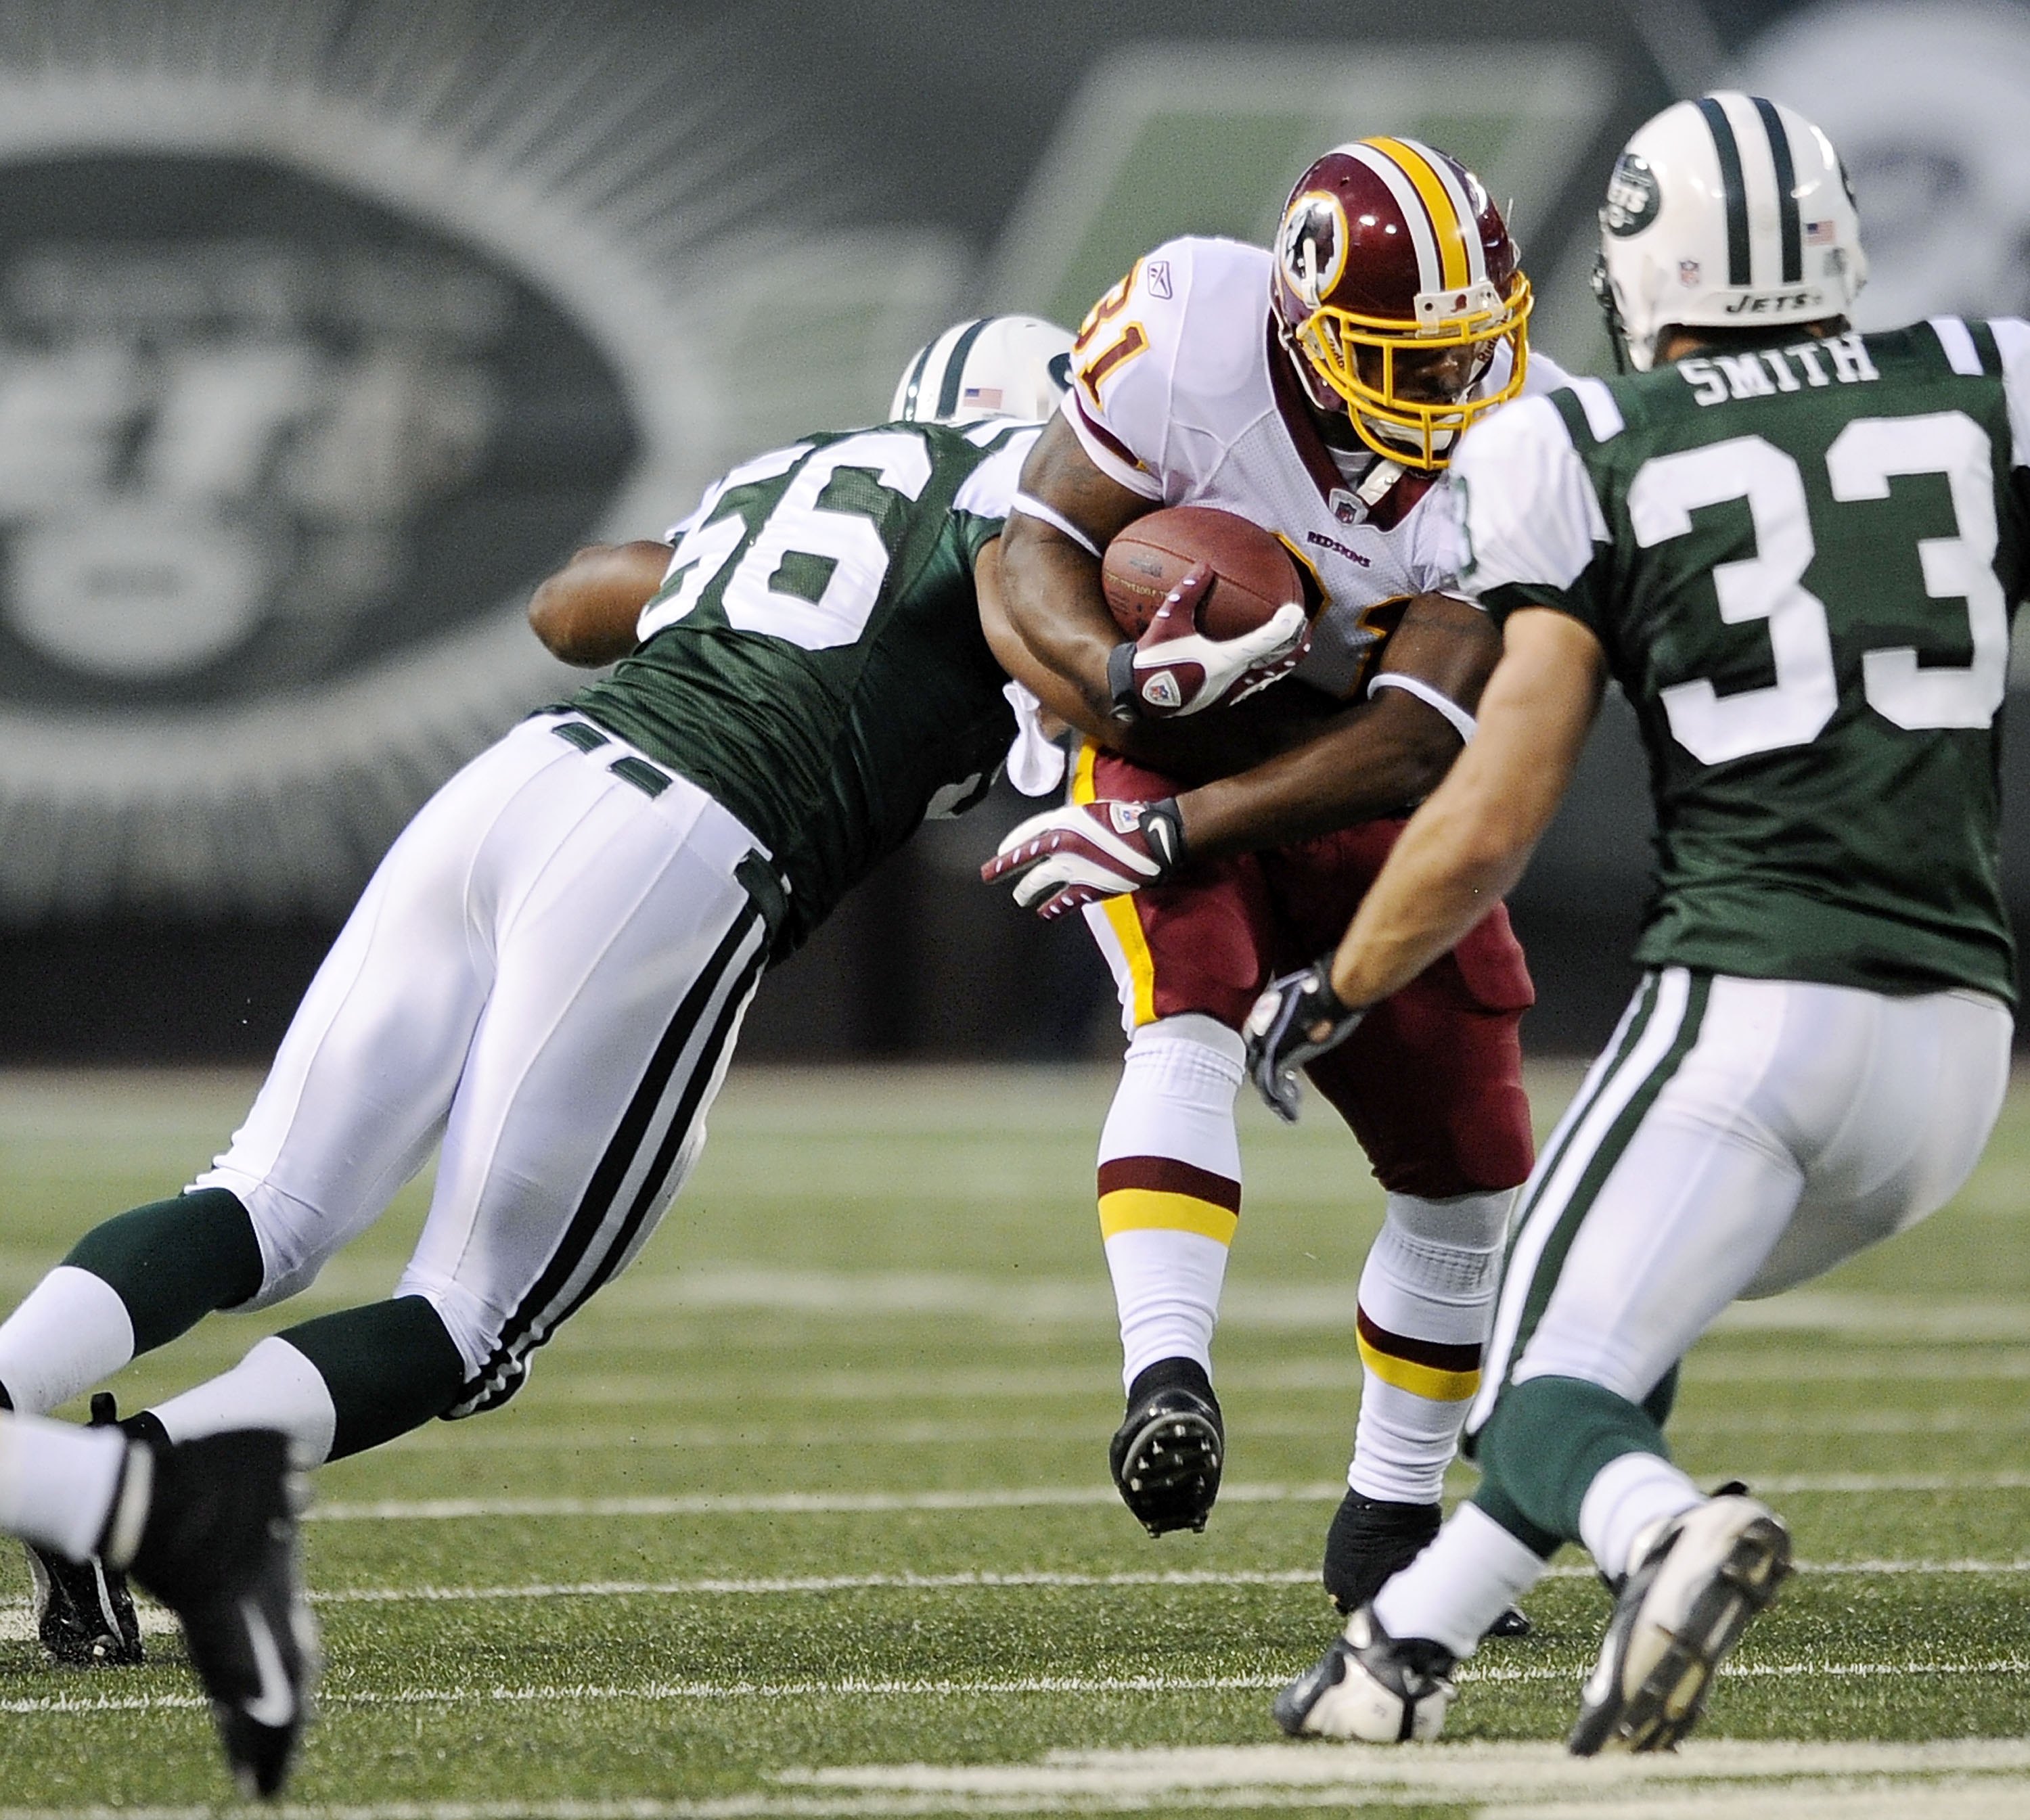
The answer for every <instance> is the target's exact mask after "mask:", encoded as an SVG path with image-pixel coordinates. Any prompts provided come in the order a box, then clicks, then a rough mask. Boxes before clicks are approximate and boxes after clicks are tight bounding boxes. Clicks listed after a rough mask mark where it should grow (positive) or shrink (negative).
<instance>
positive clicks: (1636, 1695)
mask: <svg viewBox="0 0 2030 1820" xmlns="http://www.w3.org/2000/svg"><path fill="white" fill-rule="evenodd" d="M1789 1573H1790V1532H1789V1531H1788V1530H1787V1529H1786V1528H1784V1527H1783V1519H1782V1518H1780V1517H1778V1516H1776V1515H1775V1514H1774V1513H1773V1512H1772V1511H1771V1510H1768V1508H1766V1507H1765V1506H1763V1505H1761V1504H1758V1503H1757V1502H1756V1501H1755V1500H1754V1499H1753V1498H1744V1497H1742V1496H1739V1495H1734V1494H1728V1495H1723V1496H1720V1497H1716V1498H1713V1499H1708V1501H1707V1502H1705V1503H1703V1504H1700V1505H1697V1506H1694V1508H1693V1509H1691V1510H1688V1511H1686V1513H1685V1514H1684V1515H1683V1516H1682V1517H1675V1518H1674V1519H1673V1520H1672V1521H1671V1522H1670V1523H1669V1524H1667V1525H1665V1526H1664V1528H1663V1532H1662V1533H1661V1534H1660V1536H1658V1537H1657V1538H1656V1540H1654V1541H1653V1542H1651V1543H1649V1546H1648V1547H1646V1548H1645V1549H1643V1550H1642V1551H1641V1558H1639V1559H1638V1561H1637V1562H1636V1564H1635V1565H1634V1567H1633V1568H1631V1569H1630V1571H1629V1573H1628V1577H1627V1580H1625V1581H1624V1582H1623V1585H1622V1588H1621V1596H1620V1598H1619V1600H1618V1601H1617V1602H1616V1603H1615V1608H1614V1615H1613V1617H1612V1618H1610V1619H1608V1626H1607V1635H1606V1636H1605V1637H1604V1639H1603V1640H1602V1641H1601V1646H1600V1658H1599V1660H1598V1661H1597V1662H1595V1663H1594V1665H1593V1673H1592V1674H1591V1675H1589V1677H1587V1680H1586V1686H1585V1687H1584V1688H1582V1689H1581V1691H1580V1694H1579V1716H1578V1723H1577V1724H1576V1725H1574V1726H1573V1727H1572V1731H1571V1738H1570V1739H1569V1740H1568V1743H1569V1744H1570V1746H1571V1751H1572V1754H1573V1755H1575V1756H1578V1757H1590V1756H1593V1755H1597V1754H1598V1753H1599V1752H1601V1751H1667V1750H1671V1749H1674V1748H1675V1747H1676V1745H1677V1744H1678V1742H1679V1740H1680V1739H1682V1737H1683V1736H1685V1734H1686V1733H1687V1732H1689V1731H1690V1730H1691V1729H1692V1727H1693V1726H1694V1725H1697V1723H1698V1722H1699V1718H1700V1715H1701V1714H1703V1713H1704V1712H1705V1706H1706V1696H1707V1695H1708V1693H1710V1692H1711V1691H1712V1682H1713V1677H1714V1675H1715V1674H1716V1673H1717V1672H1718V1670H1719V1669H1720V1664H1721V1663H1722V1662H1724V1661H1725V1660H1726V1659H1727V1656H1728V1655H1730V1654H1731V1652H1732V1651H1733V1649H1734V1645H1735V1644H1738V1642H1739V1641H1740V1640H1741V1634H1742V1632H1743V1631H1744V1630H1746V1629H1747V1628H1748V1624H1749V1620H1750V1619H1751V1618H1753V1617H1754V1616H1755V1615H1756V1614H1757V1613H1758V1612H1760V1611H1766V1610H1768V1608H1769V1606H1770V1605H1771V1604H1772V1603H1774V1601H1775V1597H1776V1592H1777V1589H1778V1588H1779V1587H1780V1586H1781V1585H1782V1584H1783V1581H1784V1580H1785V1578H1786V1577H1787V1576H1788V1575H1789Z"/></svg>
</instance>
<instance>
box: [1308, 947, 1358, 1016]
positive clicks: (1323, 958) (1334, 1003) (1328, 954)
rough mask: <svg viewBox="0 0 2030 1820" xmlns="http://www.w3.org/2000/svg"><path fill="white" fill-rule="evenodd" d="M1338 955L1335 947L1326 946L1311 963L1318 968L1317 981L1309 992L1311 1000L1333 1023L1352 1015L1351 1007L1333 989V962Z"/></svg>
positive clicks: (1321, 1013) (1322, 1014)
mask: <svg viewBox="0 0 2030 1820" xmlns="http://www.w3.org/2000/svg"><path fill="white" fill-rule="evenodd" d="M1338 957H1339V950H1338V949H1337V948H1328V949H1326V950H1325V953H1322V954H1321V955H1320V956H1318V959H1317V960H1314V962H1312V965H1313V966H1314V967H1315V968H1317V969H1318V983H1317V985H1315V986H1313V987H1312V988H1311V1000H1312V1002H1313V1003H1314V1005H1316V1006H1317V1007H1318V1012H1319V1013H1320V1015H1321V1016H1325V1017H1329V1018H1330V1019H1331V1020H1333V1023H1340V1021H1342V1020H1344V1019H1346V1018H1349V1017H1351V1016H1353V1007H1352V1006H1351V1005H1348V1003H1347V1002H1346V1001H1345V1000H1344V999H1343V998H1341V997H1340V995H1339V994H1338V993H1337V991H1336V990H1333V982H1332V975H1333V961H1334V960H1337V958H1338Z"/></svg>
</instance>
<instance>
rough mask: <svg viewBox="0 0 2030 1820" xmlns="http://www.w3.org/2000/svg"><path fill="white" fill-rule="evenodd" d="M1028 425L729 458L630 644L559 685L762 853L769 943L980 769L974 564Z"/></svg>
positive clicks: (987, 697) (981, 704)
mask: <svg viewBox="0 0 2030 1820" xmlns="http://www.w3.org/2000/svg"><path fill="white" fill-rule="evenodd" d="M1036 434H1037V432H1036V429H1035V426H1034V425H1025V424H1017V423H1011V422H1009V421H1007V420H1006V419H998V420H989V421H987V422H983V423H979V424H975V425H969V426H968V427H966V428H965V429H953V428H950V427H947V426H945V425H935V424H891V425H885V426H883V427H880V428H877V429H866V430H855V431H850V432H847V433H843V434H838V435H828V436H811V437H809V438H808V439H807V440H805V441H803V442H800V443H798V444H796V445H795V446H794V447H793V448H785V449H779V450H776V451H774V452H773V453H772V454H769V455H761V456H759V457H757V459H754V460H753V461H751V462H746V463H745V464H744V465H742V466H740V467H738V468H736V469H734V470H733V472H732V473H731V474H727V476H726V477H725V478H724V479H723V480H721V481H719V482H717V483H716V485H714V486H712V488H710V489H708V492H706V494H705V499H704V501H703V502H702V503H701V504H700V506H699V507H698V509H697V511H695V512H693V514H691V515H690V517H689V518H686V520H684V522H682V524H680V525H679V526H677V527H676V528H675V530H674V531H673V532H672V533H671V540H672V541H673V543H674V544H675V553H674V555H672V557H671V565H670V570H669V574H668V575H667V578H665V580H664V584H663V587H662V591H661V592H660V593H659V594H658V595H657V596H656V598H655V599H654V600H652V601H651V602H650V603H649V606H648V607H647V608H646V609H645V611H643V613H642V615H641V622H640V628H639V630H640V634H641V644H639V645H638V647H637V648H636V649H635V651H634V653H633V654H632V655H631V656H629V657H626V658H625V659H623V660H622V661H621V663H619V665H618V666H617V667H615V670H613V672H612V674H611V675H610V676H608V677H607V678H604V679H602V680H601V681H600V682H595V683H593V684H592V685H590V686H589V687H588V688H586V689H582V690H580V691H579V692H578V694H577V695H576V696H574V697H572V700H571V705H572V706H573V707H574V708H579V709H580V710H582V711H583V712H584V713H585V714H586V715H589V717H590V718H591V719H593V720H596V721H597V722H599V723H600V725H601V726H605V727H607V728H608V729H610V730H612V731H613V732H615V733H617V734H620V735H621V736H622V737H623V738H626V739H628V740H631V741H633V742H634V744H635V745H638V746H639V747H641V749H642V750H643V751H644V752H647V753H648V754H649V756H651V757H653V758H655V759H657V760H660V761H662V762H663V763H665V764H667V765H668V766H669V767H671V769H672V770H674V771H678V772H679V773H681V774H682V775H684V776H685V777H687V778H690V780H691V781H692V782H694V783H696V784H698V785H700V786H702V787H703V788H704V789H705V790H706V791H707V792H708V793H710V794H711V795H712V797H715V798H716V800H718V801H719V802H721V803H723V804H724V805H725V806H726V807H727V808H729V809H731V811H732V812H733V813H734V815H738V817H739V818H740V819H741V820H742V822H744V823H745V824H746V825H747V826H748V827H749V829H750V830H752V831H753V833H754V834H756V835H757V836H758V837H759V838H760V839H761V840H762V841H765V842H766V843H767V844H768V847H769V849H770V850H771V852H772V853H773V855H774V856H775V861H776V863H777V864H778V865H779V867H781V868H782V871H783V874H784V875H785V877H786V878H787V880H788V882H789V885H790V907H789V908H790V920H789V927H788V928H787V930H785V931H784V932H783V934H782V936H781V938H780V944H781V945H779V949H778V953H782V952H785V951H786V949H787V948H788V947H791V946H794V945H795V944H796V943H798V942H801V941H802V940H803V938H805V936H806V935H808V934H809V933H810V931H811V930H812V929H813V928H815V927H816V926H817V924H818V923H820V921H822V920H823V919H824V917H825V916H826V915H827V913H828V912H830V911H831V908H833V907H834V905H835V904H837V903H838V900H839V899H840V897H842V896H843V895H844V894H845V893H846V891H847V890H850V888H851V887H852V886H853V885H854V884H855V883H856V882H857V881H858V880H859V879H860V878H862V877H863V876H864V875H865V874H866V873H867V871H868V870H869V869H870V868H871V867H872V866H873V865H874V864H875V863H876V861H877V860H879V859H881V858H882V857H883V856H884V855H886V854H887V853H889V852H892V851H893V850H894V849H895V848H896V847H898V846H899V845H901V844H902V841H905V839H907V838H908V837H909V834H911V832H912V831H913V830H914V829H915V828H916V826H917V825H918V824H919V823H920V822H922V821H923V819H924V817H925V816H926V815H939V814H956V813H957V812H960V811H961V810H962V809H965V808H970V807H971V806H972V804H973V803H974V802H976V801H977V800H979V799H980V797H982V796H983V795H984V794H985V793H986V790H987V786H988V785H989V784H990V783H991V782H992V780H993V777H994V774H995V771H996V769H997V767H998V765H999V763H1000V761H1001V759H1002V755H1003V754H1004V753H1005V752H1006V751H1007V749H1008V745H1009V741H1010V740H1011V739H1012V738H1013V737H1014V733H1015V722H1014V716H1013V711H1012V709H1011V708H1009V704H1008V701H1007V700H1006V697H1005V696H1004V695H1003V694H1002V689H1003V687H1004V685H1006V681H1007V678H1006V676H1005V675H1004V674H1003V673H1002V670H1001V667H1000V666H999V665H998V664H997V663H995V659H994V657H993V654H992V653H991V652H990V651H989V650H988V648H987V641H986V638H985V637H984V635H983V633H981V631H980V613H979V607H978V601H977V597H976V594H975V592H974V585H973V575H972V569H973V563H974V561H975V560H976V558H977V557H978V555H979V554H980V550H981V549H982V548H983V546H984V545H986V544H987V543H988V542H989V541H991V540H992V539H993V538H994V537H996V536H998V534H999V533H1000V530H1001V526H1002V520H1003V519H1004V518H1006V515H1007V512H1008V505H1009V500H1010V499H1011V497H1012V496H1013V492H1014V489H1015V482H1016V477H1017V474H1019V473H1020V471H1021V465H1022V461H1023V458H1024V456H1025V455H1027V454H1028V451H1029V449H1030V448H1031V447H1032V445H1033V444H1034V443H1035V438H1036Z"/></svg>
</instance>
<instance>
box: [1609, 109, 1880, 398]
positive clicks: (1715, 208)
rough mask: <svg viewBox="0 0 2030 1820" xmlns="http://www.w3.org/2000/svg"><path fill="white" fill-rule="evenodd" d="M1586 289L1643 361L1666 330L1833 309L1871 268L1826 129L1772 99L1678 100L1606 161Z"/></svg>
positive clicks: (1818, 314)
mask: <svg viewBox="0 0 2030 1820" xmlns="http://www.w3.org/2000/svg"><path fill="white" fill-rule="evenodd" d="M1600 247H1601V252H1600V258H1599V261H1598V262H1597V265H1596V266H1594V268H1593V292H1594V295H1597V297H1598V298H1599V299H1600V302H1601V308H1602V309H1603V310H1605V311H1606V313H1607V324H1608V332H1609V334H1610V335H1611V336H1612V338H1613V340H1614V343H1615V351H1616V354H1617V355H1618V356H1619V358H1622V359H1623V360H1625V361H1626V362H1627V365H1628V366H1630V367H1632V368H1633V369H1634V370H1635V371H1636V372H1638V373H1646V372H1648V371H1649V369H1650V367H1651V366H1652V365H1653V363H1654V362H1655V360H1656V344H1657V343H1658V341H1659V340H1660V338H1661V337H1662V335H1663V332H1664V330H1665V329H1668V328H1671V327H1672V326H1682V327H1685V328H1714V329H1753V328H1762V327H1768V328H1783V327H1786V326H1787V325H1790V324H1793V323H1804V322H1819V321H1825V320H1827V318H1833V317H1842V316H1845V315H1846V314H1848V312H1849V310H1850V309H1851V308H1852V307H1853V300H1854V299H1855V297H1856V296H1857V295H1859V293H1860V291H1861V286H1862V285H1863V284H1865V283H1866V282H1867V280H1868V258H1867V255H1866V254H1864V253H1863V252H1862V251H1861V223H1860V220H1859V218H1858V217H1857V216H1856V214H1855V213H1854V206H1853V189H1852V187H1851V186H1850V184H1848V182H1847V178H1846V171H1845V169H1843V168H1842V165H1841V164H1840V161H1839V154H1838V153H1837V152H1835V150H1833V147H1832V142H1831V140H1830V139H1827V137H1826V136H1825V135H1824V133H1823V132H1820V130H1819V129H1818V128H1816V127H1815V126H1814V125H1813V124H1812V123H1811V122H1810V121H1808V120H1806V119H1805V117H1803V116H1802V115H1801V114H1800V113H1797V112H1795V111H1794V110H1792V109H1790V108H1787V107H1785V106H1783V105H1782V104H1781V103H1780V102H1773V101H1765V100H1764V99H1763V98H1761V97H1760V95H1742V94H1740V93H1738V92H1737V91H1733V90H1726V91H1720V92H1719V93H1716V94H1713V95H1705V96H1702V97H1701V98H1700V99H1698V100H1697V101H1681V102H1678V103H1676V104H1675V106H1671V107H1667V108H1666V109H1664V111H1663V112H1662V113H1660V114H1658V115H1657V116H1656V117H1655V118H1654V119H1653V120H1652V121H1649V123H1648V124H1646V125H1645V126H1644V127H1642V128H1641V129H1640V130H1639V131H1638V132H1637V133H1636V135H1635V136H1634V138H1633V139H1630V141H1629V142H1628V143H1627V147H1624V148H1623V151H1622V154H1621V156H1620V158H1619V159H1618V160H1616V161H1615V167H1614V175H1613V176H1612V177H1611V178H1610V179H1609V180H1608V186H1607V201H1606V202H1605V203H1604V206H1602V207H1601V211H1600Z"/></svg>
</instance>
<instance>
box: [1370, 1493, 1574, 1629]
mask: <svg viewBox="0 0 2030 1820" xmlns="http://www.w3.org/2000/svg"><path fill="white" fill-rule="evenodd" d="M1546 1565H1547V1564H1546V1562H1545V1560H1544V1558H1543V1557H1542V1556H1541V1555H1540V1554H1537V1552H1536V1551H1534V1549H1531V1548H1530V1547H1526V1546H1525V1545H1524V1544H1523V1543H1520V1542H1519V1541H1517V1540H1515V1537H1514V1536H1511V1535H1510V1534H1509V1533H1508V1531H1507V1530H1506V1529H1504V1528H1502V1527H1501V1525H1500V1524H1499V1523H1497V1522H1496V1521H1494V1519H1493V1517H1490V1516H1489V1515H1488V1514H1487V1513H1486V1512H1485V1511H1484V1510H1482V1509H1481V1508H1480V1506H1478V1505H1477V1504H1462V1505H1460V1506H1459V1508H1458V1509H1457V1510H1455V1511H1454V1512H1453V1513H1452V1515H1451V1516H1450V1517H1448V1518H1447V1519H1446V1521H1445V1526H1444V1528H1442V1529H1441V1530H1440V1531H1439V1532H1438V1533H1437V1540H1435V1541H1433V1543H1431V1545H1430V1547H1428V1548H1426V1550H1425V1551H1424V1552H1423V1553H1422V1554H1420V1555H1418V1557H1417V1558H1416V1559H1415V1561H1413V1562H1411V1563H1410V1565H1409V1566H1407V1567H1406V1568H1404V1569H1403V1571H1402V1572H1401V1573H1398V1574H1396V1576H1395V1577H1393V1578H1392V1579H1391V1580H1389V1583H1388V1584H1386V1585H1385V1586H1384V1587H1383V1588H1381V1591H1380V1592H1377V1594H1375V1595H1374V1615H1375V1617H1376V1618H1378V1619H1380V1620H1381V1628H1382V1629H1384V1630H1385V1631H1387V1632H1388V1633H1389V1635H1390V1636H1399V1637H1401V1636H1423V1637H1429V1638H1430V1640H1431V1641H1432V1642H1433V1643H1438V1644H1444V1647H1446V1648H1447V1649H1448V1650H1450V1651H1452V1654H1453V1655H1455V1656H1456V1657H1457V1658H1459V1660H1460V1661H1461V1662H1463V1661H1465V1660H1466V1658H1467V1657H1468V1656H1470V1655H1472V1654H1473V1652H1474V1651H1475V1650H1476V1649H1478V1647H1480V1640H1481V1639H1482V1637H1483V1636H1485V1635H1486V1634H1487V1627H1488V1626H1489V1625H1490V1624H1492V1623H1493V1621H1495V1620H1496V1618H1499V1617H1500V1615H1501V1614H1502V1613H1504V1611H1506V1610H1508V1608H1509V1606H1511V1605H1513V1604H1514V1603H1515V1602H1516V1601H1517V1600H1518V1599H1520V1598H1521V1597H1522V1595H1523V1594H1524V1593H1526V1592H1528V1591H1529V1590H1530V1588H1531V1587H1533V1586H1534V1585H1535V1584H1537V1580H1539V1579H1541V1577H1542V1576H1543V1572H1544V1569H1545V1566H1546Z"/></svg>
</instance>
